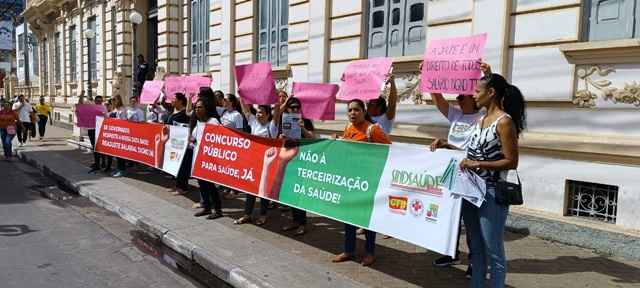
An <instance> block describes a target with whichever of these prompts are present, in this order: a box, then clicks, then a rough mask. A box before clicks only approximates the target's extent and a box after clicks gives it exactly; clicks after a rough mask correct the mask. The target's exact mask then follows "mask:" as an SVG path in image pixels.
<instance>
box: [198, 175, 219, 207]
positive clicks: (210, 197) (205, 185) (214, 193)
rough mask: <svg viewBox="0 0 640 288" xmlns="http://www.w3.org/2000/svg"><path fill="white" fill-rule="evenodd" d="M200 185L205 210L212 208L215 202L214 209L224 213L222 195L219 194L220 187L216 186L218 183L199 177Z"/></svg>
mask: <svg viewBox="0 0 640 288" xmlns="http://www.w3.org/2000/svg"><path fill="white" fill-rule="evenodd" d="M198 186H200V198H202V208H204V210H211V205H212V204H213V210H214V211H216V212H218V213H222V201H220V195H218V188H216V184H213V183H212V182H209V181H205V180H201V179H198Z"/></svg>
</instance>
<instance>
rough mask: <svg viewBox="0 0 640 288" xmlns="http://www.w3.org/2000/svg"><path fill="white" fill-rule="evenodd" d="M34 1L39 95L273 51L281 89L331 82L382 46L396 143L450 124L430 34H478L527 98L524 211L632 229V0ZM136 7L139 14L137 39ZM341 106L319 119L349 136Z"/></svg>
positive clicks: (637, 61)
mask: <svg viewBox="0 0 640 288" xmlns="http://www.w3.org/2000/svg"><path fill="white" fill-rule="evenodd" d="M27 2H28V7H27V9H26V11H25V12H24V14H23V15H24V16H25V17H26V19H27V21H28V22H29V24H30V25H31V26H30V27H31V29H32V31H34V34H35V35H36V37H37V38H38V43H40V44H39V45H42V47H41V49H39V51H41V52H40V63H47V64H46V65H40V67H41V68H40V69H47V71H41V73H39V74H40V75H42V76H43V77H47V78H48V79H47V80H42V81H40V82H41V83H40V91H41V93H42V94H43V95H48V96H55V97H61V96H69V95H77V94H78V93H79V91H80V90H82V89H84V88H82V87H86V86H87V84H83V83H87V79H90V80H89V82H90V85H91V87H92V88H93V89H94V91H95V92H94V95H95V94H99V95H112V94H115V93H120V94H122V95H124V96H130V95H131V92H129V91H131V75H132V71H133V67H132V65H133V58H132V55H133V54H144V55H145V56H146V58H147V62H148V63H149V64H150V65H151V68H152V69H151V71H156V74H155V76H156V77H162V76H163V75H188V74H204V75H209V76H211V77H212V78H213V84H212V86H213V88H215V89H220V90H222V91H226V92H230V93H234V92H235V89H236V87H235V80H234V77H233V70H232V67H233V66H234V65H239V64H247V63H254V62H262V61H270V62H271V63H272V66H273V71H274V76H275V78H276V79H277V80H276V82H277V83H276V84H277V85H278V87H279V88H282V89H286V90H290V87H291V83H293V82H294V81H300V82H325V83H329V82H330V83H339V82H340V76H341V74H342V72H343V70H344V69H345V67H346V66H347V64H348V63H349V62H350V61H353V60H358V59H364V58H371V57H379V56H386V57H393V59H394V73H395V74H396V79H397V81H398V83H397V84H398V87H399V89H400V91H399V92H400V97H399V98H400V100H399V101H400V104H399V108H398V113H397V120H396V127H394V130H393V132H392V136H393V140H395V141H404V142H413V143H429V142H430V141H431V140H432V139H433V138H435V137H439V138H443V137H445V136H446V133H447V127H448V123H447V121H446V119H444V117H442V115H441V114H440V113H439V112H438V111H437V109H435V107H434V106H433V105H429V104H433V103H432V102H431V100H430V97H429V95H428V94H424V95H423V94H422V93H419V92H418V90H417V87H418V85H417V84H418V83H419V81H420V72H419V71H418V64H419V63H420V60H421V59H422V56H423V55H422V54H423V52H424V50H425V46H426V45H427V43H428V42H429V40H431V39H438V38H450V37H458V36H469V35H474V34H481V33H487V35H488V37H487V45H486V48H485V52H484V60H485V61H486V62H488V63H489V64H491V65H492V68H493V70H494V72H496V73H500V74H503V75H505V76H506V78H507V79H509V80H510V81H511V82H512V83H513V84H514V85H516V86H518V87H519V88H520V89H521V90H522V91H523V93H524V95H525V97H526V99H527V106H528V110H527V112H528V115H529V118H528V123H529V125H528V130H527V132H526V133H524V135H523V139H521V142H520V151H521V161H520V166H519V170H518V172H519V174H520V178H521V179H522V182H523V185H524V192H525V206H524V208H522V209H534V210H537V211H540V212H541V213H546V214H548V215H551V216H552V217H556V216H557V217H556V218H557V219H566V218H562V216H567V218H568V216H579V217H583V218H591V219H595V220H599V221H600V222H606V223H609V224H611V225H618V226H622V227H631V228H633V229H640V222H638V221H636V218H635V217H637V215H638V214H639V212H638V208H637V207H640V149H639V148H640V126H639V125H638V123H640V110H639V109H640V84H639V83H640V21H637V20H635V19H637V18H638V17H640V0H620V1H600V0H584V1H579V0H539V1H525V0H486V1H473V0H431V1H419V0H341V1H331V0H190V1H179V0H157V1H155V0H102V1H100V0H96V1H91V0H85V1H82V0H48V1H44V0H32V1H27ZM134 11H136V12H138V13H140V14H141V15H142V16H143V21H142V23H141V24H140V25H138V31H137V33H136V35H132V25H131V22H130V21H129V16H130V15H131V13H133V12H134ZM88 28H90V29H92V30H93V31H95V33H96V36H95V38H93V39H91V40H87V39H85V38H84V36H83V31H85V30H86V29H88ZM133 37H135V39H136V40H137V41H136V42H137V47H136V48H137V49H136V51H133V47H132V45H133V42H134V41H133V39H134V38H133ZM156 59H157V60H158V65H157V67H156V66H155V65H154V60H156ZM149 77H153V75H149ZM447 97H449V98H448V99H451V100H453V99H454V95H448V96H447ZM452 103H453V102H452ZM425 104H427V105H425ZM343 110H346V109H344V107H343V106H340V105H339V107H338V111H339V113H338V114H339V115H338V118H339V119H338V120H337V121H335V122H331V123H329V122H325V123H316V126H317V128H319V129H320V130H321V131H323V132H324V133H330V132H332V131H340V130H342V129H343V128H344V123H346V117H345V116H344V114H345V111H343ZM512 174H513V173H512ZM609 224H602V225H609Z"/></svg>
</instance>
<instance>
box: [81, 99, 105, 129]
mask: <svg viewBox="0 0 640 288" xmlns="http://www.w3.org/2000/svg"><path fill="white" fill-rule="evenodd" d="M105 111H106V108H105V107H104V106H103V105H97V104H76V118H77V124H78V127H82V128H96V116H104V114H103V113H104V112H105Z"/></svg>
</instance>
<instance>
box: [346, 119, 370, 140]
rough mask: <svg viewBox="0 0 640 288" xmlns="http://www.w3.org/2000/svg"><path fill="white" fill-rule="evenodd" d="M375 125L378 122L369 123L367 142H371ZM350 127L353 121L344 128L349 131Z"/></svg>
mask: <svg viewBox="0 0 640 288" xmlns="http://www.w3.org/2000/svg"><path fill="white" fill-rule="evenodd" d="M373 126H376V124H373V123H369V126H367V142H369V143H371V129H373ZM349 127H351V123H349V125H347V127H345V128H344V130H345V131H347V129H349Z"/></svg>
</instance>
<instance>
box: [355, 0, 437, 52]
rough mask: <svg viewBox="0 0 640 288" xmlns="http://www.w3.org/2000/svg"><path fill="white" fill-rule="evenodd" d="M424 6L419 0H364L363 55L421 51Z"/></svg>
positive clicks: (423, 45) (423, 41) (423, 44)
mask: <svg viewBox="0 0 640 288" xmlns="http://www.w3.org/2000/svg"><path fill="white" fill-rule="evenodd" d="M426 9H427V8H426V5H425V1H421V0H368V2H367V12H368V14H367V15H368V23H367V29H368V30H367V48H366V49H367V51H366V54H367V58H375V57H395V56H408V55H420V54H423V53H424V50H425V44H426V40H425V38H426V35H425V32H426V19H425V15H426Z"/></svg>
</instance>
